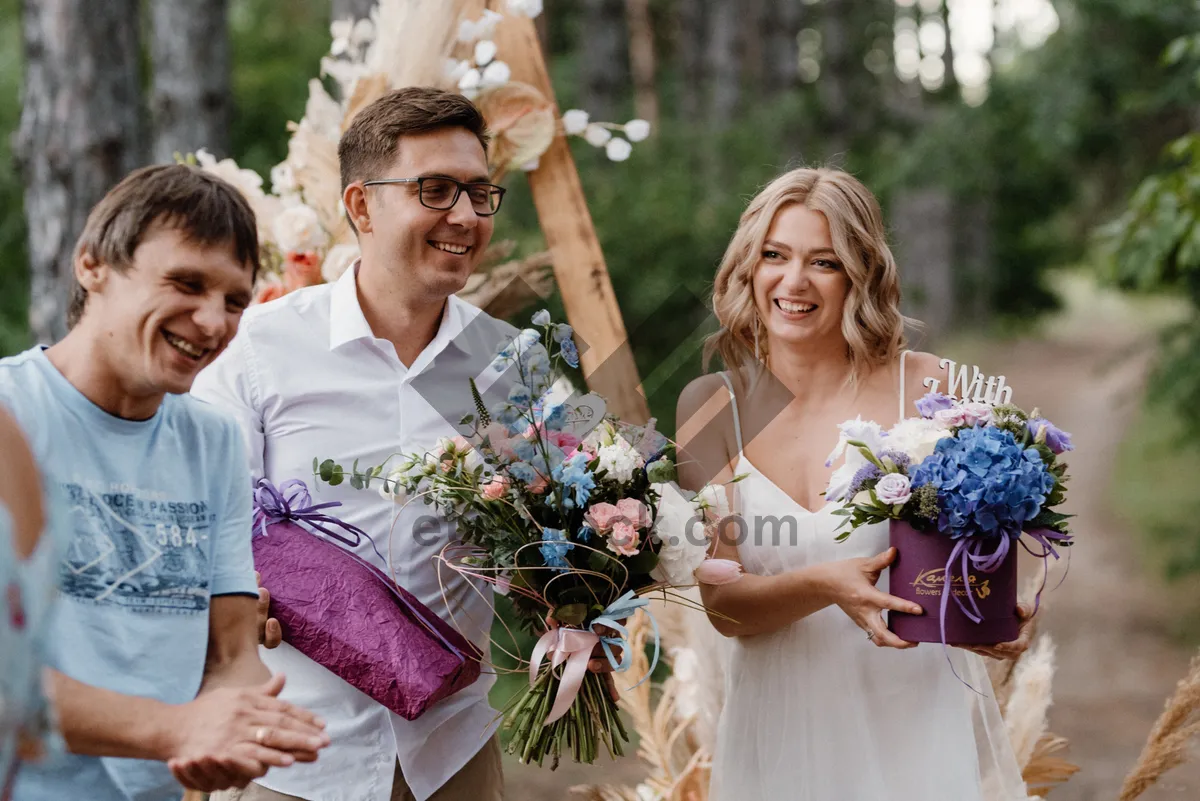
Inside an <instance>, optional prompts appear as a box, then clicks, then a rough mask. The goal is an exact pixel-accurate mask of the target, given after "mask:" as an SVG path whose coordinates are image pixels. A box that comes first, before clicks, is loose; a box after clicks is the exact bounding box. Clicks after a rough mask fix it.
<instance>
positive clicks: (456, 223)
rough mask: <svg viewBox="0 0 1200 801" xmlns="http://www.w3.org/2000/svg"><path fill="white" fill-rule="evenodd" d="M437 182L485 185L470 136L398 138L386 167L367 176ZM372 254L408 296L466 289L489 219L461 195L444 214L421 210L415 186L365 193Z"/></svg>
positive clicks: (480, 156)
mask: <svg viewBox="0 0 1200 801" xmlns="http://www.w3.org/2000/svg"><path fill="white" fill-rule="evenodd" d="M426 176H440V177H445V178H454V179H455V180H458V181H461V182H464V183H467V182H486V181H488V168H487V155H486V153H485V152H484V150H483V146H482V145H481V144H480V142H479V139H478V138H476V136H475V134H473V133H471V132H470V131H468V130H466V129H465V128H444V129H441V130H437V131H431V132H429V133H423V134H414V135H407V136H404V137H402V138H401V139H400V142H399V145H398V147H397V152H396V156H395V158H394V159H393V161H392V163H391V166H390V167H389V168H388V169H387V170H385V171H384V173H383V174H382V175H378V176H372V178H376V179H378V178H421V177H426ZM366 191H367V205H368V208H369V210H370V218H371V236H372V238H373V239H375V242H374V243H373V245H374V247H373V249H374V250H375V252H376V253H377V254H378V255H379V256H380V257H382V260H383V261H384V263H385V264H387V265H388V267H389V269H390V270H391V271H392V272H393V273H394V274H395V275H396V277H397V278H400V279H402V280H403V281H405V282H406V283H407V284H408V285H409V287H410V288H411V289H412V290H415V294H419V295H423V296H425V297H428V298H430V299H431V300H434V299H438V298H445V297H447V296H449V295H452V294H454V293H456V292H458V291H460V290H461V289H462V288H463V287H464V286H466V283H467V278H468V277H470V275H471V273H473V272H474V271H475V268H476V267H477V266H478V265H479V262H480V260H481V259H482V258H483V252H484V251H485V250H486V249H487V246H488V243H489V242H490V241H491V239H492V228H493V222H492V218H491V217H490V216H479V215H477V214H476V213H475V210H474V209H473V208H472V206H471V201H470V198H468V197H467V193H466V192H463V193H461V194H460V196H459V198H458V202H457V203H455V204H454V206H453V207H452V208H449V209H446V210H444V211H438V210H435V209H430V208H427V207H426V206H423V205H422V204H421V200H420V198H419V189H418V185H417V184H416V183H409V184H386V185H376V186H370V187H367V190H366Z"/></svg>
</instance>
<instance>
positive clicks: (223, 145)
mask: <svg viewBox="0 0 1200 801" xmlns="http://www.w3.org/2000/svg"><path fill="white" fill-rule="evenodd" d="M228 11H229V7H228V0H153V2H152V4H151V10H150V19H151V30H152V31H153V41H151V43H150V53H151V59H152V61H153V64H154V78H153V82H152V90H151V95H150V114H151V118H152V119H153V121H154V143H153V146H152V148H151V155H152V156H153V158H154V161H156V162H158V163H160V164H165V163H169V162H171V161H173V160H174V158H175V154H176V153H180V154H184V153H192V152H195V151H197V150H199V149H200V148H205V149H207V150H208V151H209V152H211V153H212V154H213V155H214V156H216V157H217V158H224V157H225V156H228V155H229V131H230V124H231V122H232V106H233V98H232V87H231V83H230V80H231V79H230V54H229V25H228Z"/></svg>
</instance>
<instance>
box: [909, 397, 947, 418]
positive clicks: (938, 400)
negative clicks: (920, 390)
mask: <svg viewBox="0 0 1200 801" xmlns="http://www.w3.org/2000/svg"><path fill="white" fill-rule="evenodd" d="M953 405H954V401H952V400H950V398H949V396H947V395H943V394H942V393H940V392H928V393H926V394H925V397H923V398H921V399H920V400H919V401H917V403H916V406H917V412H918V413H919V414H920V415H921V416H922V417H924V418H926V419H929V418H932V417H933V413H934V412H937V411H941V410H942V409H949V408H950V407H951V406H953Z"/></svg>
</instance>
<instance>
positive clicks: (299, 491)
mask: <svg viewBox="0 0 1200 801" xmlns="http://www.w3.org/2000/svg"><path fill="white" fill-rule="evenodd" d="M341 505H342V502H341V501H328V502H326V503H318V504H314V503H313V502H312V496H311V495H310V494H309V492H308V485H307V484H305V483H304V481H302V480H301V479H298V478H292V479H288V480H287V481H285V482H283V483H282V484H280V485H279V486H278V487H276V486H275V485H274V484H272V483H271V482H270V481H269V480H267V479H265V478H260V479H259V480H258V481H257V483H256V484H255V486H254V523H253V525H254V528H257V529H259V530H260V531H261V532H262V536H264V537H266V536H269V535H268V534H267V526H268V525H270V524H271V523H283V522H290V523H301V522H303V523H307V524H308V525H309V526H311V527H312V528H315V529H316V530H317V531H320V532H321V533H322V534H324V535H326V536H327V537H332V538H333V539H335V540H337V541H338V542H341V543H343V544H345V545H348V546H350V547H351V548H357V547H358V546H359V544H361V543H362V541H363V540H364V539H365V540H366V541H367V542H369V543H371V549H372V550H374V551H375V555H376V556H378V557H379V561H380V562H382V563H383V564H385V565H386V564H387V560H386V559H384V558H383V554H381V553H380V552H379V548H378V546H376V545H375V540H373V539H371V535H369V534H367V532H365V531H363V530H362V529H361V528H359V527H358V526H355V525H352V524H350V523H347V522H346V521H344V520H339V519H338V518H336V517H333V516H332V515H327V514H324V513H323V512H322V511H321V510H322V509H332V508H334V507H337V506H341ZM335 528H340V529H342V531H344V532H345V533H344V534H343V533H340V532H338V531H336V530H334V529H335ZM343 550H345V549H343ZM346 553H347V554H348V555H349V556H350V557H351V558H353V559H356V560H357V561H359V562H360V563H361V564H363V565H364V566H365V567H366V568H367V569H368V570H370V571H371V572H372V573H374V574H375V575H376V576H377V577H378V578H379V579H380V580H381V581H382V582H383V585H384V586H385V587H387V588H388V591H389V592H391V594H392V595H393V597H395V598H396V600H398V601H399V602H400V603H401V604H403V605H404V608H406V609H407V610H408V611H409V612H411V613H412V615H413V617H415V618H416V619H417V620H418V621H420V623H421V625H423V626H424V627H425V628H426V630H428V631H429V633H431V634H432V635H433V636H435V637H437V639H438V641H439V642H441V644H442V645H444V646H445V647H446V648H447V649H448V650H449V651H450V653H452V654H454V655H455V656H456V657H457V658H458V659H459V660H460V661H465V660H466V657H465V656H463V653H462V651H460V650H459V649H458V648H457V647H456V646H455V645H454V643H452V642H450V641H449V640H447V639H446V637H445V636H444V635H443V634H442V632H441V631H439V630H438V628H437V626H435V625H433V624H432V623H430V622H429V620H428V619H427V618H426V617H425V615H424V614H423V613H422V611H421V610H420V609H418V608H416V607H415V606H413V604H411V603H409V600H408V598H407V597H405V595H404V593H401V592H400V591H399V590H397V589H396V586H395V585H394V584H393V582H392V580H391V579H390V578H389V577H388V576H387V574H386V573H384V572H383V571H382V570H380V569H379V568H377V567H376V566H375V565H373V564H371V563H370V562H368V561H367V560H365V559H363V558H362V557H360V556H359V555H358V554H356V553H354V552H353V551H346Z"/></svg>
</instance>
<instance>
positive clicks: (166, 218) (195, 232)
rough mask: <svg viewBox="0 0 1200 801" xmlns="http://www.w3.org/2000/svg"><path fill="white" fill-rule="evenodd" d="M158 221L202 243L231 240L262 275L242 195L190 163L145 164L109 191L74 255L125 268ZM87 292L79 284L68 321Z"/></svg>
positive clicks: (237, 253)
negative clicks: (85, 255)
mask: <svg viewBox="0 0 1200 801" xmlns="http://www.w3.org/2000/svg"><path fill="white" fill-rule="evenodd" d="M154 225H165V226H167V227H170V228H173V229H175V230H177V231H179V232H180V233H182V234H183V236H184V238H185V239H187V241H189V242H192V243H194V244H197V245H201V246H204V247H212V246H218V245H223V244H229V245H230V246H232V248H233V253H234V257H235V258H236V259H237V260H238V262H240V263H241V264H245V265H246V266H248V267H249V268H250V271H251V272H250V275H251V279H253V278H254V277H255V276H256V275H257V274H258V263H259V261H258V260H259V253H258V225H257V223H256V221H255V218H254V210H253V209H251V208H250V204H249V203H248V202H247V201H246V198H245V197H243V196H242V193H241V192H239V191H238V190H237V189H235V188H234V187H233V186H232V185H230V184H229V183H227V182H225V181H223V180H221V179H220V178H218V177H217V176H215V175H213V174H212V173H210V172H205V171H204V170H201V169H200V168H199V167H192V166H189V165H187V164H170V165H159V166H154V167H143V168H141V169H139V170H135V171H133V172H131V173H130V174H129V175H128V176H126V177H125V179H124V180H122V181H121V183H119V184H117V185H116V186H114V187H113V188H112V189H111V190H109V192H108V194H107V195H105V196H104V198H103V199H102V200H101V201H100V202H99V203H97V204H96V206H95V208H93V209H92V211H91V214H89V215H88V219H87V224H86V225H84V228H83V233H82V234H80V236H79V241H78V242H77V243H76V245H75V258H76V259H78V258H79V257H80V256H81V255H82V254H84V253H89V254H90V255H91V256H92V258H94V259H95V260H96V261H98V262H101V263H104V264H107V265H109V266H110V267H112V268H113V269H114V270H116V271H117V272H122V273H123V272H125V271H126V270H128V269H129V268H130V267H131V266H133V253H134V251H135V250H137V247H138V245H139V244H141V242H142V240H143V239H144V238H145V236H146V233H147V231H149V230H150V228H151V227H152V226H154ZM86 303H87V290H86V289H84V288H83V287H82V286H80V285H79V283H78V282H76V283H75V286H74V288H73V289H72V291H71V305H70V306H69V307H68V309H67V325H68V326H70V327H72V328H73V327H74V326H75V324H76V323H78V322H79V318H80V317H82V316H83V309H84V306H85V305H86Z"/></svg>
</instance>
